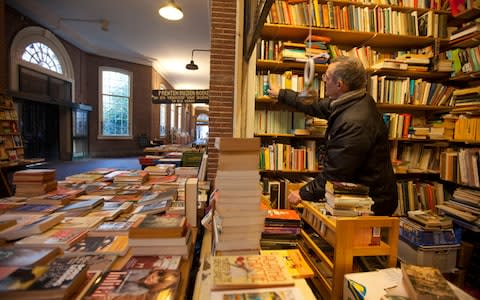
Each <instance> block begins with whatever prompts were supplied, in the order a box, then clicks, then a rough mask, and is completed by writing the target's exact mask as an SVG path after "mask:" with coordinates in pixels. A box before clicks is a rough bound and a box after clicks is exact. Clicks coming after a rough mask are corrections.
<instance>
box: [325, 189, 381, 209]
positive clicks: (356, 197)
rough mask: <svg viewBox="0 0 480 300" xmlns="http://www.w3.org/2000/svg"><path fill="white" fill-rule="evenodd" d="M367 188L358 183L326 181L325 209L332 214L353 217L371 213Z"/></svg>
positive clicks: (371, 203) (370, 200)
mask: <svg viewBox="0 0 480 300" xmlns="http://www.w3.org/2000/svg"><path fill="white" fill-rule="evenodd" d="M369 190H370V189H369V188H368V186H366V185H363V184H360V183H352V182H343V181H327V183H326V184H325V200H326V201H327V202H326V203H325V209H326V210H327V211H328V212H329V213H330V214H331V215H333V216H343V217H354V216H362V215H373V212H372V210H371V207H372V205H373V200H372V198H371V197H370V196H368V192H369Z"/></svg>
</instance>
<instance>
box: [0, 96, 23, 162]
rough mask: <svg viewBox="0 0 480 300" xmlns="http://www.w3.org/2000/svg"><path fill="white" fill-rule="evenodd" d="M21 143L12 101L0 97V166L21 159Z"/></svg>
mask: <svg viewBox="0 0 480 300" xmlns="http://www.w3.org/2000/svg"><path fill="white" fill-rule="evenodd" d="M23 154H24V149H23V141H22V136H21V133H20V129H19V127H18V114H17V110H16V109H15V106H14V103H13V99H12V98H11V97H7V96H4V95H0V164H9V163H12V162H18V161H20V160H22V159H23Z"/></svg>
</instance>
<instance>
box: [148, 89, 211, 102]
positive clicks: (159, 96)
mask: <svg viewBox="0 0 480 300" xmlns="http://www.w3.org/2000/svg"><path fill="white" fill-rule="evenodd" d="M208 91H209V90H152V103H154V104H171V103H179V104H181V103H208Z"/></svg>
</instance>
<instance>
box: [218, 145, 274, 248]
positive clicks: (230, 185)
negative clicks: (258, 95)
mask: <svg viewBox="0 0 480 300" xmlns="http://www.w3.org/2000/svg"><path fill="white" fill-rule="evenodd" d="M215 143H216V148H217V149H218V150H219V159H218V170H217V176H216V179H215V190H216V191H215V192H214V195H213V197H212V199H213V201H214V207H215V209H214V212H213V229H214V230H213V237H214V245H213V250H212V253H215V254H217V255H219V254H223V255H227V253H232V251H248V252H249V253H258V251H259V250H260V238H261V234H262V231H263V227H264V223H265V213H266V212H265V210H263V209H261V207H260V196H261V187H260V183H259V182H260V174H259V173H258V160H259V153H258V152H259V149H260V140H259V139H255V138H251V139H248V138H247V139H236V138H218V139H217V140H216V141H215ZM243 253H244V252H243Z"/></svg>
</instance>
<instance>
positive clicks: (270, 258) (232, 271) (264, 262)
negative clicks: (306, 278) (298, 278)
mask: <svg viewBox="0 0 480 300" xmlns="http://www.w3.org/2000/svg"><path fill="white" fill-rule="evenodd" d="M211 263H212V290H228V289H242V288H243V289H246V288H264V287H276V286H293V285H294V280H293V279H292V276H291V275H290V274H289V273H288V269H287V267H286V266H285V263H284V261H283V259H282V258H281V257H279V256H277V255H246V256H212V257H211Z"/></svg>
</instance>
